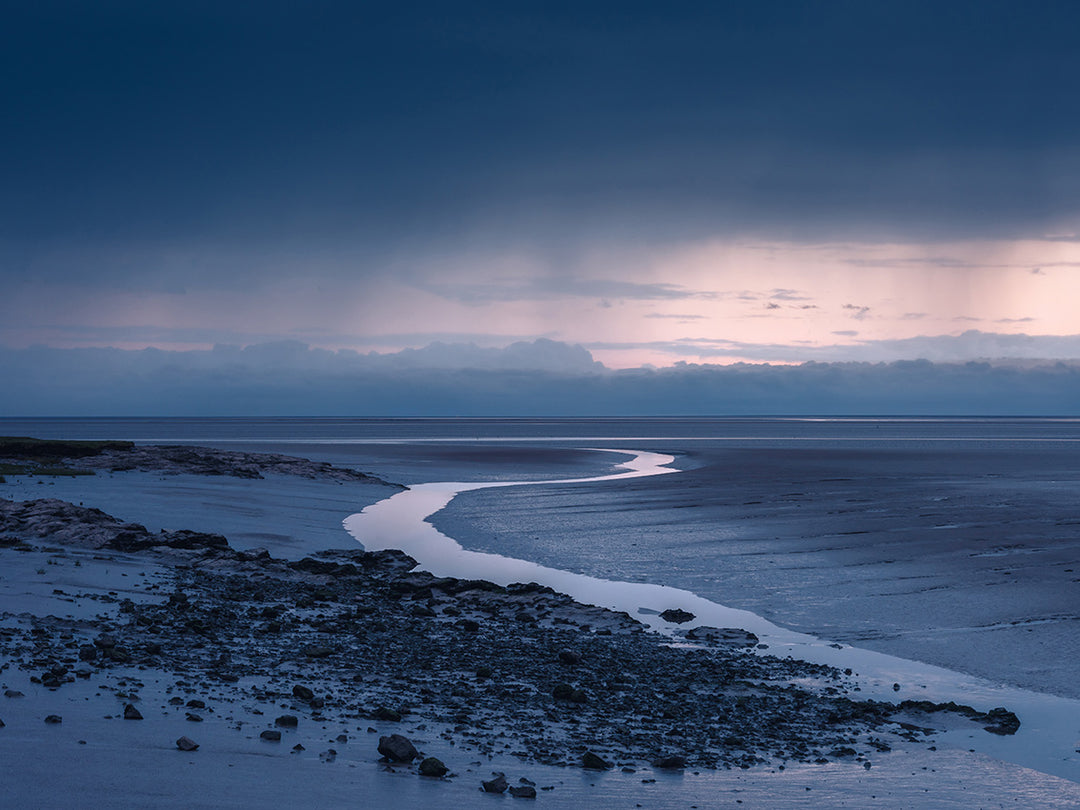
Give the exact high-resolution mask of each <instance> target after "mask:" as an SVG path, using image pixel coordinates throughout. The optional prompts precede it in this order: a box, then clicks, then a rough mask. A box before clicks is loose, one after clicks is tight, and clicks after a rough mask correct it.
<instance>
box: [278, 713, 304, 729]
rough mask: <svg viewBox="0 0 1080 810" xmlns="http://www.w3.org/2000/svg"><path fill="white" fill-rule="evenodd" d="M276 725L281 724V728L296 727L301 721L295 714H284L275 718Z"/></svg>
mask: <svg viewBox="0 0 1080 810" xmlns="http://www.w3.org/2000/svg"><path fill="white" fill-rule="evenodd" d="M274 725H275V726H280V727H281V728H296V727H297V726H298V725H300V721H299V720H298V719H297V718H296V715H295V714H283V715H281V717H279V718H277V719H276V720H274Z"/></svg>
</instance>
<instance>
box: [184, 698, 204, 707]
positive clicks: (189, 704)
mask: <svg viewBox="0 0 1080 810" xmlns="http://www.w3.org/2000/svg"><path fill="white" fill-rule="evenodd" d="M184 705H186V706H187V707H188V708H189V709H205V708H206V704H205V703H204V702H203V701H201V700H197V699H192V700H189V701H188V702H187V703H186V704H184Z"/></svg>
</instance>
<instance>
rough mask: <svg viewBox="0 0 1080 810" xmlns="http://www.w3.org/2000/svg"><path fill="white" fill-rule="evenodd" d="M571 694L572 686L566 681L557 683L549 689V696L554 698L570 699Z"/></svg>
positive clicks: (572, 692) (572, 691)
mask: <svg viewBox="0 0 1080 810" xmlns="http://www.w3.org/2000/svg"><path fill="white" fill-rule="evenodd" d="M572 694H574V687H572V686H571V685H570V684H568V683H557V684H555V688H554V689H552V690H551V696H552V697H553V698H555V699H556V700H570V696H571V695H572Z"/></svg>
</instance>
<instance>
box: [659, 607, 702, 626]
mask: <svg viewBox="0 0 1080 810" xmlns="http://www.w3.org/2000/svg"><path fill="white" fill-rule="evenodd" d="M660 618H661V619H663V620H664V621H665V622H672V623H673V624H685V623H686V622H690V621H693V620H694V619H696V618H697V616H695V615H694V614H693V613H690V612H689V611H687V610H683V609H682V608H668V609H667V610H665V611H664V612H663V613H661V614H660Z"/></svg>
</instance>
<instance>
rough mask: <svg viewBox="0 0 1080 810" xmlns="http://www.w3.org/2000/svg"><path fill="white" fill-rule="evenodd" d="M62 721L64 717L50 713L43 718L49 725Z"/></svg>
mask: <svg viewBox="0 0 1080 810" xmlns="http://www.w3.org/2000/svg"><path fill="white" fill-rule="evenodd" d="M63 721H64V718H62V717H61V716H60V715H58V714H50V715H48V716H47V717H46V718H45V722H46V723H47V724H49V725H50V726H51V725H56V724H57V723H62V722H63Z"/></svg>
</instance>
